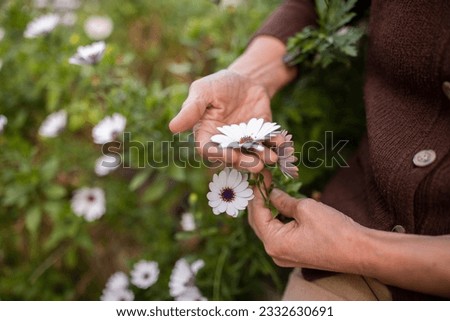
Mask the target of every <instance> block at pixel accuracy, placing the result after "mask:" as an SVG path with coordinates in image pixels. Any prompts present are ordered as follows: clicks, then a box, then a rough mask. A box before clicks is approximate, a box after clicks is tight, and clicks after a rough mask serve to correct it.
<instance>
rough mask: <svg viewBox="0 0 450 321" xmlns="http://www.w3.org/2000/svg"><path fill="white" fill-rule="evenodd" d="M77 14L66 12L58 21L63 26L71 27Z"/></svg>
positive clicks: (75, 20)
mask: <svg viewBox="0 0 450 321" xmlns="http://www.w3.org/2000/svg"><path fill="white" fill-rule="evenodd" d="M77 19H78V18H77V15H76V14H75V13H73V12H66V13H64V14H63V15H62V16H61V21H60V23H61V24H62V25H64V26H68V27H71V26H73V25H75V23H76V22H77Z"/></svg>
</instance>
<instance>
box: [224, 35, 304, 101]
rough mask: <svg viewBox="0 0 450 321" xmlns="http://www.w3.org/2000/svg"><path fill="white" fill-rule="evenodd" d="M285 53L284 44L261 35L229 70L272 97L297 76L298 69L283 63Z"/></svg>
mask: <svg viewBox="0 0 450 321" xmlns="http://www.w3.org/2000/svg"><path fill="white" fill-rule="evenodd" d="M285 53H286V46H285V44H284V43H283V42H281V41H280V40H278V39H277V38H274V37H271V36H264V35H261V36H258V37H256V38H255V39H254V40H253V41H252V42H251V43H250V45H249V46H248V48H247V50H246V51H245V52H244V53H243V54H242V55H241V56H240V57H239V58H237V59H236V60H235V61H234V62H233V63H232V64H231V65H230V66H229V67H228V69H229V70H232V71H235V72H237V73H239V74H241V75H244V76H247V77H249V78H250V79H252V80H253V82H255V83H257V84H259V85H262V86H263V87H264V88H266V90H267V92H268V94H269V96H270V97H272V96H273V95H274V94H275V93H276V92H277V91H278V90H279V89H280V88H281V87H283V86H284V85H286V84H287V83H289V82H290V81H291V80H292V79H294V78H295V76H296V74H297V68H292V67H291V68H289V67H287V66H286V65H285V64H284V63H283V60H282V58H283V55H284V54H285Z"/></svg>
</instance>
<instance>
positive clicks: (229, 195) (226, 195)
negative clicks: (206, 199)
mask: <svg viewBox="0 0 450 321" xmlns="http://www.w3.org/2000/svg"><path fill="white" fill-rule="evenodd" d="M235 197H236V193H235V192H234V190H233V189H232V188H229V187H225V188H223V189H222V190H221V191H220V198H221V199H222V201H224V202H227V203H230V202H232V201H234V198H235Z"/></svg>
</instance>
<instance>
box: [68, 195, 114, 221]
mask: <svg viewBox="0 0 450 321" xmlns="http://www.w3.org/2000/svg"><path fill="white" fill-rule="evenodd" d="M71 207H72V210H73V212H74V213H75V215H77V216H82V217H84V219H85V220H86V221H88V222H92V221H94V220H96V219H98V218H100V217H102V216H103V214H105V211H106V205H105V192H104V191H103V190H102V189H101V188H98V187H95V188H89V187H83V188H79V189H77V190H76V191H75V192H74V195H73V197H72V200H71Z"/></svg>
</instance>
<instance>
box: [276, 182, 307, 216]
mask: <svg viewBox="0 0 450 321" xmlns="http://www.w3.org/2000/svg"><path fill="white" fill-rule="evenodd" d="M270 201H271V203H272V204H273V206H275V208H276V209H277V210H279V211H280V212H281V213H282V214H283V215H284V216H287V217H291V218H293V217H294V216H295V214H296V212H297V209H298V203H299V202H300V200H298V199H296V198H294V197H292V196H290V195H289V194H287V193H285V192H283V191H282V190H279V189H277V188H274V189H273V190H272V192H271V193H270Z"/></svg>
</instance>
